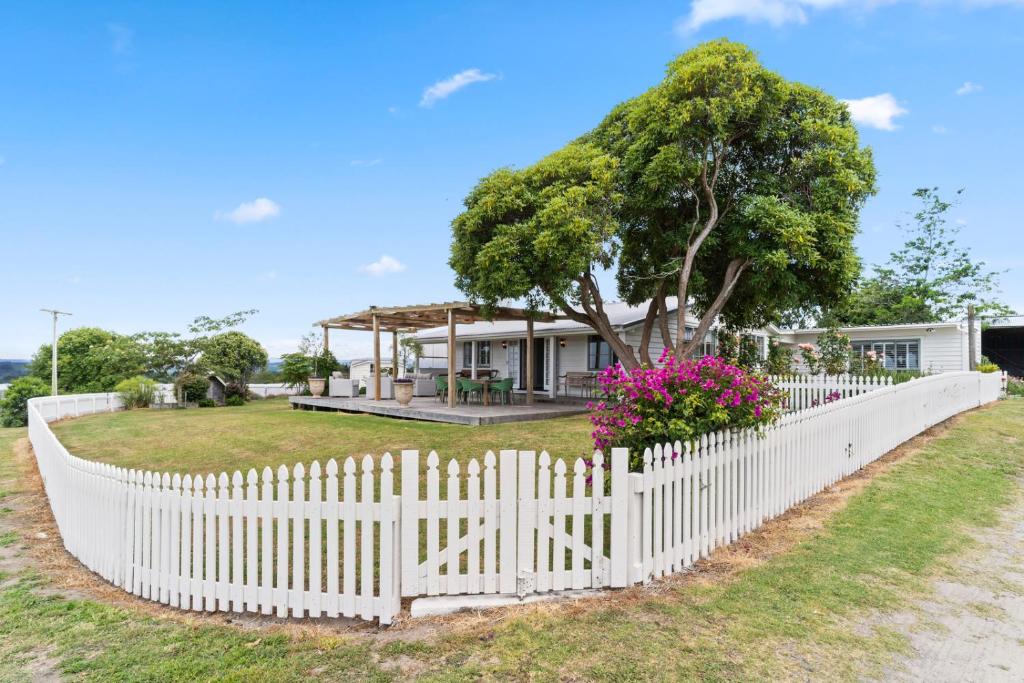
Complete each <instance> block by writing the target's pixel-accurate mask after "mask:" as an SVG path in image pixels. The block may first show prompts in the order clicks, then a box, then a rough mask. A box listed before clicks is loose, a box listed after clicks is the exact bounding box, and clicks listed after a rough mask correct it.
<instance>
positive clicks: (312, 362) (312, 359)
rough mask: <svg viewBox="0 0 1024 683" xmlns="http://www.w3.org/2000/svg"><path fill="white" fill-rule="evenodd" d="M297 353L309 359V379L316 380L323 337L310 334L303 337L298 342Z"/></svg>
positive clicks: (314, 333)
mask: <svg viewBox="0 0 1024 683" xmlns="http://www.w3.org/2000/svg"><path fill="white" fill-rule="evenodd" d="M299 353H301V354H302V355H303V356H305V357H306V358H308V359H309V367H310V368H311V369H312V374H311V375H310V377H312V378H314V379H318V378H319V377H320V374H319V370H320V367H319V366H320V359H321V356H323V353H324V338H323V335H321V334H319V333H317V332H310V333H309V334H307V335H306V336H304V337H303V338H302V339H301V340H299Z"/></svg>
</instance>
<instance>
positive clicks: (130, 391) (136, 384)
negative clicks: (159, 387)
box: [114, 375, 156, 410]
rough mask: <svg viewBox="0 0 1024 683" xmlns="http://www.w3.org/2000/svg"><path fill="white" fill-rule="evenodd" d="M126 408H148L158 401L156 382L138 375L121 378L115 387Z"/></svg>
mask: <svg viewBox="0 0 1024 683" xmlns="http://www.w3.org/2000/svg"><path fill="white" fill-rule="evenodd" d="M114 391H116V392H117V394H118V395H119V396H120V397H121V403H122V404H123V405H124V407H125V409H126V410H131V409H132V408H148V407H149V406H150V405H152V404H153V403H154V402H155V401H156V382H154V381H153V380H151V379H150V378H148V377H143V376H142V375H138V376H136V377H129V378H128V379H124V380H121V381H120V382H118V383H117V386H116V387H114Z"/></svg>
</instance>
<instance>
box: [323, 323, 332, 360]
mask: <svg viewBox="0 0 1024 683" xmlns="http://www.w3.org/2000/svg"><path fill="white" fill-rule="evenodd" d="M328 329H329V328H328V327H327V325H324V354H326V353H327V352H328V351H330V350H331V342H330V337H329V336H328V334H327V330H328Z"/></svg>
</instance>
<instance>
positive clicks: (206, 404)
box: [196, 397, 217, 408]
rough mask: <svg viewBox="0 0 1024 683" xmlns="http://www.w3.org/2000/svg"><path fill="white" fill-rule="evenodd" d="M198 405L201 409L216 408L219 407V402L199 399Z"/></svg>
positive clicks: (210, 399)
mask: <svg viewBox="0 0 1024 683" xmlns="http://www.w3.org/2000/svg"><path fill="white" fill-rule="evenodd" d="M196 404H197V405H198V406H199V407H200V408H216V407H217V402H216V401H214V400H213V399H212V398H206V397H204V398H201V399H199V400H198V401H197V402H196Z"/></svg>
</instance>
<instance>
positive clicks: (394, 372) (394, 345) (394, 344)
mask: <svg viewBox="0 0 1024 683" xmlns="http://www.w3.org/2000/svg"><path fill="white" fill-rule="evenodd" d="M396 379H398V330H395V331H394V332H392V333H391V380H392V381H394V380H396Z"/></svg>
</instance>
